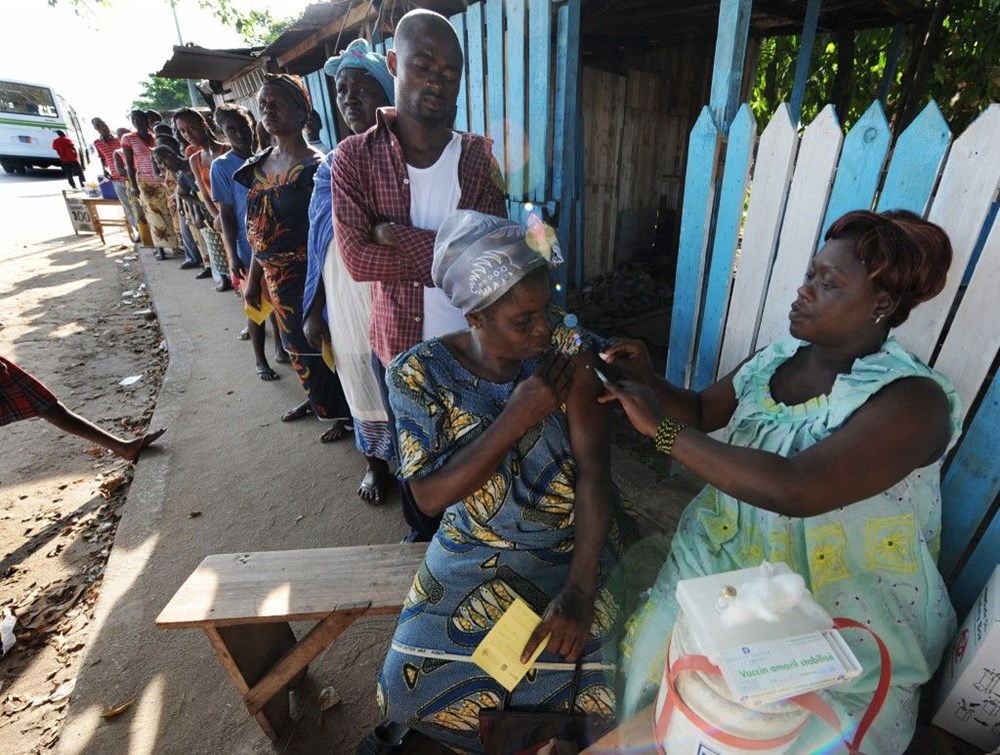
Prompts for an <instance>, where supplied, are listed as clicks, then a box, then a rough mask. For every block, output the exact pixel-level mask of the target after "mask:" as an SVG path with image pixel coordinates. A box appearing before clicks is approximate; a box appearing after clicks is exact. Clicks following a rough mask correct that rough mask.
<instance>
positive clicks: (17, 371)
mask: <svg viewBox="0 0 1000 755" xmlns="http://www.w3.org/2000/svg"><path fill="white" fill-rule="evenodd" d="M31 417H41V418H42V419H44V420H45V421H46V422H51V423H52V424H53V425H55V426H56V427H58V428H59V429H60V430H64V431H66V432H68V433H73V435H78V436H80V437H81V438H83V439H84V440H88V441H90V442H91V443H97V444H98V445H101V446H104V447H105V448H107V449H108V450H109V451H112V452H113V453H115V454H117V455H118V456H121V457H122V458H123V459H125V460H126V461H135V460H136V459H138V458H139V454H141V453H142V451H143V449H144V448H146V446H148V445H149V444H151V443H152V442H153V441H155V440H156V439H157V438H159V437H160V436H161V435H163V433H164V432H166V429H165V428H161V429H159V430H154V431H153V432H151V433H146V434H144V435H141V436H139V437H138V438H133V439H131V440H125V439H123V438H119V437H117V436H115V435H112V434H111V433H109V432H106V431H105V430H102V429H101V428H99V427H98V426H97V425H95V424H94V423H92V422H90V421H89V420H87V419H84V418H83V417H81V416H80V415H79V414H76V413H75V412H71V411H70V410H69V409H68V408H66V405H65V404H63V403H62V402H61V401H60V400H59V399H58V398H56V396H55V394H53V393H52V391H50V390H49V389H48V388H46V387H45V385H43V384H42V382H41V381H40V380H39V379H38V378H36V377H35V376H34V375H30V374H28V373H27V372H25V371H24V370H22V369H21V368H20V367H18V366H17V365H16V364H14V363H13V362H11V361H10V360H8V359H5V358H4V357H2V356H0V425H9V424H11V423H12V422H17V421H18V420H21V419H30V418H31Z"/></svg>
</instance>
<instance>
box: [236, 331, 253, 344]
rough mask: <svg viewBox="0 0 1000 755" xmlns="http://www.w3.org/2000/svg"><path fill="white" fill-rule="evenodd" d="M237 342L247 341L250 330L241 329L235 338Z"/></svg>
mask: <svg viewBox="0 0 1000 755" xmlns="http://www.w3.org/2000/svg"><path fill="white" fill-rule="evenodd" d="M236 340H237V341H249V340H250V328H243V330H241V331H240V334H239V335H238V336H236Z"/></svg>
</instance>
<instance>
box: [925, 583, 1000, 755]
mask: <svg viewBox="0 0 1000 755" xmlns="http://www.w3.org/2000/svg"><path fill="white" fill-rule="evenodd" d="M934 711H935V712H934V718H933V719H932V720H931V723H933V724H934V725H935V726H940V727H941V728H942V729H946V730H948V731H950V732H951V733H952V734H954V735H956V736H958V737H961V738H962V739H964V740H965V741H966V742H971V743H972V744H974V745H976V746H977V747H981V748H982V749H983V750H986V751H991V750H994V749H996V748H997V747H1000V566H997V568H996V569H994V571H993V575H992V576H991V577H990V579H989V581H988V582H987V583H986V588H985V589H984V590H983V592H982V593H981V594H980V595H979V599H978V600H977V601H976V603H975V605H973V606H972V610H971V611H970V612H969V616H968V618H966V620H965V622H964V623H963V624H962V626H961V627H960V628H959V630H958V634H957V635H956V637H955V640H954V642H952V644H951V646H950V647H949V648H948V651H947V653H946V654H945V657H944V659H943V660H942V662H941V675H940V686H939V689H938V697H937V702H936V703H935V706H934Z"/></svg>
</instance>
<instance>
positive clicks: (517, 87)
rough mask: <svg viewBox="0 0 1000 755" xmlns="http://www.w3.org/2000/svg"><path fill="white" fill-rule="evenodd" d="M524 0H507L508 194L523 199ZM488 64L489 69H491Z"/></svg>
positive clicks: (524, 120) (524, 164)
mask: <svg viewBox="0 0 1000 755" xmlns="http://www.w3.org/2000/svg"><path fill="white" fill-rule="evenodd" d="M526 10H527V9H526V7H525V0H507V33H506V35H505V43H506V50H507V57H506V64H507V80H506V82H505V83H506V100H507V121H506V129H507V171H506V173H507V193H508V195H509V196H510V198H511V199H513V200H516V201H519V202H520V201H523V200H524V199H525V198H526V191H525V188H526V184H525V179H526V177H527V171H526V168H527V155H526V153H525V144H524V140H525V136H526V134H525V128H524V126H525V124H526V123H527V122H528V118H527V109H526V105H527V102H526V99H525V84H526V83H527V82H526V73H527V67H526V62H527V49H526V46H527V18H526V14H525V11H526ZM493 70H494V69H493V67H492V65H491V67H490V71H493Z"/></svg>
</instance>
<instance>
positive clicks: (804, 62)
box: [789, 0, 821, 127]
mask: <svg viewBox="0 0 1000 755" xmlns="http://www.w3.org/2000/svg"><path fill="white" fill-rule="evenodd" d="M820 2H821V0H809V4H808V5H807V6H806V17H805V20H804V21H803V22H802V37H801V38H800V40H799V56H798V58H797V59H796V61H795V81H794V82H793V84H792V99H791V102H790V103H789V104H790V106H791V112H792V123H794V124H795V126H796V127H798V125H799V123H800V122H801V121H802V102H803V100H804V99H805V96H806V81H808V80H809V63H810V62H811V61H812V51H813V45H814V44H815V42H816V25H817V24H818V23H819V6H820Z"/></svg>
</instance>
